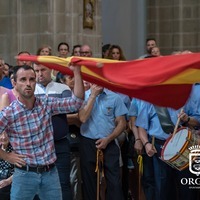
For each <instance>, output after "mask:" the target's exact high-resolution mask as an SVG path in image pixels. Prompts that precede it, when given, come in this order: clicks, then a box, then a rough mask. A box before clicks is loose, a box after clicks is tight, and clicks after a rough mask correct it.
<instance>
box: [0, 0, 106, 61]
mask: <svg viewBox="0 0 200 200" xmlns="http://www.w3.org/2000/svg"><path fill="white" fill-rule="evenodd" d="M100 3H101V1H100V0H95V7H94V27H93V29H89V28H83V0H0V24H1V29H0V44H1V45H0V56H1V57H3V58H4V60H5V61H6V62H8V63H10V64H12V65H15V64H16V61H15V59H14V57H15V56H16V55H17V53H18V52H20V51H24V50H26V51H29V52H30V53H31V54H36V51H37V49H38V48H39V47H40V46H42V45H44V44H47V45H49V46H51V47H52V50H53V55H57V46H58V44H59V43H60V42H67V43H68V44H69V46H70V49H72V47H73V45H76V44H85V43H87V44H90V45H91V47H92V50H93V54H94V56H96V57H99V56H101V41H102V39H101V35H102V34H101V12H100V10H101V9H100Z"/></svg>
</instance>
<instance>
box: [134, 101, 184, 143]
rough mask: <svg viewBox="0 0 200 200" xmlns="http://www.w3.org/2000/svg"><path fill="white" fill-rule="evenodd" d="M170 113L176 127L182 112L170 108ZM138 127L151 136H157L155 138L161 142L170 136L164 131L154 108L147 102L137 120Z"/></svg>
mask: <svg viewBox="0 0 200 200" xmlns="http://www.w3.org/2000/svg"><path fill="white" fill-rule="evenodd" d="M168 111H169V115H170V117H171V120H172V122H173V123H174V125H176V122H177V120H178V113H180V110H174V109H172V108H168ZM136 126H139V127H142V128H144V129H145V130H146V131H147V133H148V134H149V135H150V136H155V138H157V139H160V140H166V139H167V138H168V137H169V136H170V135H169V134H167V133H165V132H164V131H163V129H162V127H161V125H160V121H159V118H158V115H157V114H156V111H155V109H154V106H153V105H152V104H150V103H147V102H144V104H143V106H142V108H141V112H140V113H139V115H138V117H137V119H136Z"/></svg>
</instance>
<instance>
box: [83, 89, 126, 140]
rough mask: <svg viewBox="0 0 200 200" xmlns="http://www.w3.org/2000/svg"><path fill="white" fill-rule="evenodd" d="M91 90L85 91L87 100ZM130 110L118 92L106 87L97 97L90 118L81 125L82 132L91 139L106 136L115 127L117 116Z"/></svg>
mask: <svg viewBox="0 0 200 200" xmlns="http://www.w3.org/2000/svg"><path fill="white" fill-rule="evenodd" d="M90 93H91V91H90V90H88V91H86V93H85V100H86V102H87V100H88V98H89V96H90ZM127 113H128V110H127V108H126V106H125V105H124V103H123V101H122V99H121V98H120V97H119V95H118V94H116V93H114V92H112V91H110V90H107V89H104V90H103V92H102V93H101V94H99V95H98V96H97V97H96V101H95V103H94V106H93V109H92V112H91V115H90V117H89V119H88V120H87V121H86V122H85V123H83V124H82V125H81V134H82V135H83V136H84V137H87V138H91V139H99V138H105V137H107V136H108V135H110V134H111V133H112V132H113V130H114V129H115V127H116V125H115V118H116V117H118V116H122V115H126V114H127Z"/></svg>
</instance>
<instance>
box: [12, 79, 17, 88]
mask: <svg viewBox="0 0 200 200" xmlns="http://www.w3.org/2000/svg"><path fill="white" fill-rule="evenodd" d="M11 83H12V85H13V87H15V86H16V84H17V83H16V81H14V79H12V80H11Z"/></svg>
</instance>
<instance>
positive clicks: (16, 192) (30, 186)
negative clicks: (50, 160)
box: [11, 167, 62, 200]
mask: <svg viewBox="0 0 200 200" xmlns="http://www.w3.org/2000/svg"><path fill="white" fill-rule="evenodd" d="M35 194H38V195H39V197H40V199H41V200H47V199H48V200H55V199H56V200H62V192H61V186H60V181H59V176H58V172H57V168H56V167H54V168H52V169H51V170H50V171H49V172H43V173H36V172H31V171H25V170H21V169H18V168H15V172H14V174H13V182H12V187H11V200H27V199H30V200H31V199H33V198H34V196H35Z"/></svg>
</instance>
